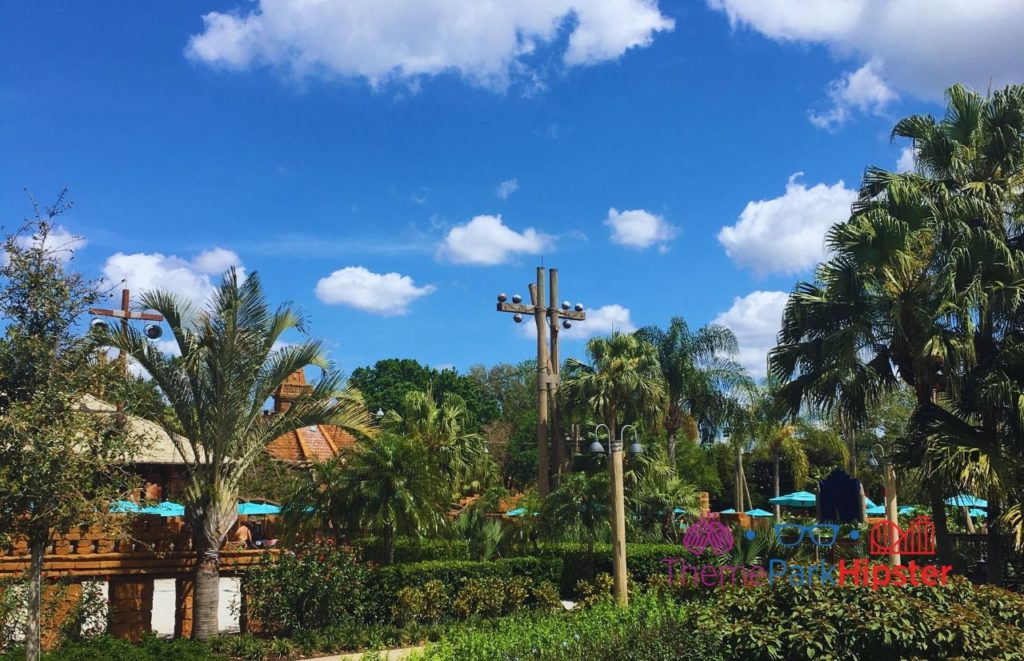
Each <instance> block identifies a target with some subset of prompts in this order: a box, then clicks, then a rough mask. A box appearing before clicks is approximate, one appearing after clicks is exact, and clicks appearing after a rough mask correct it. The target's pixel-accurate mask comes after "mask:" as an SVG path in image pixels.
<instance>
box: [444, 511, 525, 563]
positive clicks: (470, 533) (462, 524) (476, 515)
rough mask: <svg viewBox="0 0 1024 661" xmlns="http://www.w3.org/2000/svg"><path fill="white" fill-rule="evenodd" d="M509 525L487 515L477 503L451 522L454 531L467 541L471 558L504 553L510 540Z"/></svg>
mask: <svg viewBox="0 0 1024 661" xmlns="http://www.w3.org/2000/svg"><path fill="white" fill-rule="evenodd" d="M510 525H511V524H509V526H510ZM509 526H507V525H506V524H505V523H504V522H503V521H502V520H501V519H496V518H492V517H488V516H487V515H486V513H485V507H484V506H482V505H481V504H479V503H475V504H473V505H472V506H470V507H467V508H466V509H464V510H462V512H460V513H459V516H458V518H456V519H455V521H454V522H453V524H452V528H453V530H454V532H455V533H456V534H457V535H459V536H460V537H462V538H464V539H465V540H466V542H467V543H468V545H469V553H470V557H471V558H472V559H473V560H491V559H493V558H496V557H499V556H501V555H505V554H506V553H507V552H508V550H509V547H510V545H511V542H512V536H511V534H510V528H509Z"/></svg>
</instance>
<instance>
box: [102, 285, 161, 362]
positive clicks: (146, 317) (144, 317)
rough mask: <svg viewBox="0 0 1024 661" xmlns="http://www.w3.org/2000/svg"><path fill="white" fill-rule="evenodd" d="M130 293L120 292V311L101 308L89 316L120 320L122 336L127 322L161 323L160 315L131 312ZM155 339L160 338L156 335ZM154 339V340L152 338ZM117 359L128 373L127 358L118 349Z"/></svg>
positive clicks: (126, 331) (126, 332) (124, 290)
mask: <svg viewBox="0 0 1024 661" xmlns="http://www.w3.org/2000/svg"><path fill="white" fill-rule="evenodd" d="M130 302H131V292H129V291H128V290H127V289H122V290H121V309H120V310H106V309H103V308H90V309H89V314H91V315H94V316H97V317H113V318H115V319H120V320H121V333H122V334H124V335H127V334H128V321H129V320H132V321H155V322H158V323H159V322H161V321H163V320H164V318H163V316H162V315H159V314H152V313H149V312H132V311H131V307H130V305H129V304H130ZM157 337H160V336H159V335H157ZM152 339H156V338H152ZM117 359H118V361H120V363H121V369H122V371H124V373H125V374H127V373H128V356H126V355H125V353H124V350H123V349H119V350H118V352H117Z"/></svg>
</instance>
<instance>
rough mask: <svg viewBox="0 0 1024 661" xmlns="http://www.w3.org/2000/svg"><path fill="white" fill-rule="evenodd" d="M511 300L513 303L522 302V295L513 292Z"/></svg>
mask: <svg viewBox="0 0 1024 661" xmlns="http://www.w3.org/2000/svg"><path fill="white" fill-rule="evenodd" d="M512 302H513V303H522V302H523V297H522V296H520V295H519V294H515V295H513V296H512Z"/></svg>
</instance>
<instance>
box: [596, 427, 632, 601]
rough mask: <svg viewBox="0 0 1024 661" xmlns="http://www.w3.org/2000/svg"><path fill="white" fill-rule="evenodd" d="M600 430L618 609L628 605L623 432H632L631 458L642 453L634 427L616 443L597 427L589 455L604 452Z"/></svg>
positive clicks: (620, 433) (609, 435) (608, 433)
mask: <svg viewBox="0 0 1024 661" xmlns="http://www.w3.org/2000/svg"><path fill="white" fill-rule="evenodd" d="M601 427H604V430H605V433H606V434H607V435H608V474H609V476H610V478H611V524H612V577H613V579H614V593H615V602H616V603H617V604H618V605H619V606H628V605H629V585H628V584H627V580H628V576H629V575H628V573H627V569H626V489H625V484H624V480H623V470H622V448H623V446H624V445H625V436H626V430H627V429H632V430H633V445H631V446H630V448H629V451H630V453H631V454H639V453H640V452H643V448H642V447H641V446H640V443H639V442H638V441H637V431H636V427H635V426H633V425H623V427H622V429H621V430H620V431H619V438H618V439H616V438H615V437H614V436H613V435H612V432H611V429H609V428H608V425H606V424H599V425H597V426H596V427H594V438H595V440H594V443H593V444H591V446H590V449H591V452H593V453H595V454H600V453H603V452H604V448H603V447H601V442H600V441H599V440H597V439H598V438H599V432H600V431H601Z"/></svg>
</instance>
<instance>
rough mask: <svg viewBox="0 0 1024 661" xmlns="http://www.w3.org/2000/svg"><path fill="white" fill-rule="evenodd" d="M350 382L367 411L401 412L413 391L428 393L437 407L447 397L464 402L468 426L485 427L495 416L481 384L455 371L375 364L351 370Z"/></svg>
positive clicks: (409, 362)
mask: <svg viewBox="0 0 1024 661" xmlns="http://www.w3.org/2000/svg"><path fill="white" fill-rule="evenodd" d="M349 382H350V383H351V384H352V385H353V386H354V387H356V388H358V389H359V391H360V392H361V393H363V397H364V398H365V400H366V406H367V408H369V409H370V411H377V410H382V411H384V412H385V413H386V412H388V411H400V410H401V409H402V401H403V400H404V399H405V396H406V395H407V394H408V393H410V392H412V391H420V392H427V391H430V392H431V393H432V394H433V396H434V397H435V401H436V402H437V403H438V404H440V403H441V402H442V401H443V399H444V397H445V395H446V394H453V395H458V396H459V397H461V398H462V400H463V401H465V402H466V408H467V409H468V411H469V415H470V426H471V428H476V426H477V425H480V424H485V423H488V422H490V421H492V420H494V419H495V418H496V417H497V416H498V404H497V402H496V401H495V400H494V398H493V397H492V396H491V395H490V394H489V393H487V392H486V391H485V390H484V389H483V388H482V387H481V385H480V383H479V382H478V381H477V380H476V379H473V378H471V377H470V376H466V375H462V374H459V373H458V372H457V371H456V370H454V369H445V370H440V371H439V370H435V369H434V368H432V367H428V366H425V365H421V364H420V363H418V362H417V361H415V360H413V359H411V358H389V359H386V360H378V361H377V362H376V363H374V365H373V366H372V367H358V368H356V369H354V370H352V376H351V377H350V379H349Z"/></svg>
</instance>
